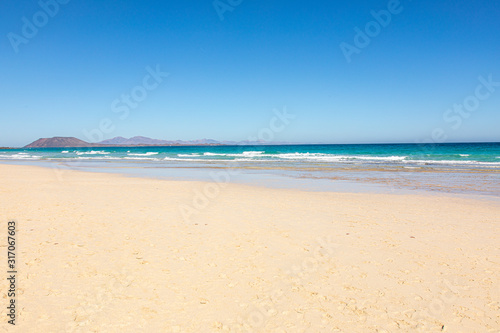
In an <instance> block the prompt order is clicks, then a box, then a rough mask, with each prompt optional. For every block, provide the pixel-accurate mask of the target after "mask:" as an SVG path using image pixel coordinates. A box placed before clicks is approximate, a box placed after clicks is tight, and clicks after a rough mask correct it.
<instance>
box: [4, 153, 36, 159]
mask: <svg viewBox="0 0 500 333" xmlns="http://www.w3.org/2000/svg"><path fill="white" fill-rule="evenodd" d="M42 157H43V156H38V155H30V154H27V153H17V154H13V155H2V158H5V159H12V160H39V159H41V158H42Z"/></svg>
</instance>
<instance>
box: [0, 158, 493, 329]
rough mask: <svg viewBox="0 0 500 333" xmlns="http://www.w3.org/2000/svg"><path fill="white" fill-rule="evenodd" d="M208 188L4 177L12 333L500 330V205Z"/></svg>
mask: <svg viewBox="0 0 500 333" xmlns="http://www.w3.org/2000/svg"><path fill="white" fill-rule="evenodd" d="M59 176H61V175H59ZM212 185H214V184H212ZM207 186H208V185H207V183H201V182H180V181H179V182H176V181H163V180H153V179H140V178H127V177H123V176H120V175H112V174H97V173H85V172H75V171H68V172H65V173H64V174H63V175H62V178H61V177H58V174H57V173H56V172H55V171H54V170H51V169H46V168H39V167H30V166H11V165H0V221H1V223H0V225H1V226H2V227H1V230H0V241H1V246H2V247H4V250H3V251H2V252H3V253H4V254H3V255H2V258H3V259H2V262H1V263H0V267H2V268H1V269H2V270H3V271H5V272H6V271H7V268H6V266H7V263H6V256H5V253H6V251H7V250H6V249H5V244H6V236H7V221H8V220H10V219H14V220H16V221H17V224H18V235H17V238H18V250H17V262H18V263H17V265H18V271H19V273H18V281H17V288H18V294H19V295H18V297H17V304H18V320H17V325H16V327H15V329H13V328H12V327H11V325H8V324H7V317H6V315H5V313H6V312H7V310H6V309H5V308H6V306H7V302H8V297H7V294H6V289H7V280H6V279H4V278H2V279H1V282H0V287H1V291H2V305H1V308H2V309H4V310H2V312H3V313H4V314H2V316H1V318H2V323H1V324H0V327H1V328H0V330H5V331H16V330H17V331H18V332H220V331H230V332H240V331H241V332H442V331H445V332H499V331H500V303H499V301H500V282H499V281H500V251H499V247H500V228H499V227H500V204H499V203H498V201H497V202H495V201H486V200H476V199H464V198H457V197H446V196H422V195H385V194H366V193H364V194H348V193H343V194H339V193H318V192H304V191H296V190H280V189H269V188H259V187H252V186H244V185H235V184H231V185H227V186H225V187H224V188H222V189H220V193H219V194H218V195H216V196H215V197H214V198H212V199H210V200H209V202H208V205H207V206H206V207H205V208H202V209H199V210H198V212H195V213H193V214H192V216H191V218H190V220H189V221H185V220H183V218H182V215H181V213H180V210H179V207H184V208H185V207H186V205H191V206H192V205H193V204H192V202H193V198H194V196H195V194H194V193H195V191H203V190H204V189H206V187H207ZM199 204H201V203H199ZM5 275H7V273H5Z"/></svg>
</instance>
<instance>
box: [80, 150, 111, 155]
mask: <svg viewBox="0 0 500 333" xmlns="http://www.w3.org/2000/svg"><path fill="white" fill-rule="evenodd" d="M75 153H76V154H77V155H108V154H110V153H109V152H107V151H104V150H91V151H75Z"/></svg>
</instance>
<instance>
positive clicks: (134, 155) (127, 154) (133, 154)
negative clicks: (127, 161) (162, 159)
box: [127, 151, 159, 156]
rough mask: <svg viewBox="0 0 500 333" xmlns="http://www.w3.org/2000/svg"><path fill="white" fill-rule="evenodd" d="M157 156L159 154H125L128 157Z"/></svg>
mask: <svg viewBox="0 0 500 333" xmlns="http://www.w3.org/2000/svg"><path fill="white" fill-rule="evenodd" d="M158 154H159V153H158V152H153V151H150V152H147V153H144V154H127V155H128V156H153V155H158Z"/></svg>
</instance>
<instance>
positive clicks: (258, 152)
mask: <svg viewBox="0 0 500 333" xmlns="http://www.w3.org/2000/svg"><path fill="white" fill-rule="evenodd" d="M0 161H3V162H4V163H13V164H26V163H29V164H38V165H45V166H51V167H53V168H58V169H60V170H66V169H79V170H90V171H105V172H119V173H125V174H130V175H134V176H147V177H155V178H168V179H195V180H204V181H213V179H230V181H232V182H247V183H252V184H260V185H267V184H270V183H273V182H274V183H278V182H281V183H283V182H282V180H285V181H286V182H288V183H293V184H294V186H295V187H300V188H305V189H311V188H316V189H328V190H333V191H340V190H343V189H345V188H348V189H349V188H350V189H351V190H352V189H354V188H359V186H358V187H356V186H354V187H353V186H351V185H353V184H354V185H356V184H357V185H359V184H363V185H366V186H365V187H367V188H374V187H379V188H380V187H384V188H385V189H389V190H390V191H394V190H399V189H403V190H426V191H429V190H430V191H438V192H448V193H466V194H481V195H484V194H485V195H493V196H497V197H500V143H454V144H436V145H417V144H373V145H286V146H265V145H262V146H196V147H187V146H177V147H118V148H117V147H99V148H64V149H61V148H58V149H54V148H50V149H15V150H0ZM227 170H233V171H234V170H237V171H238V172H232V173H231V176H230V177H228V173H227V172H228V171H227ZM214 172H217V173H218V175H219V176H218V177H214V176H213V173H214ZM223 173H225V174H223ZM278 180H280V181H278ZM346 184H350V185H348V186H344V185H346ZM292 187H293V186H292ZM353 191H357V190H353Z"/></svg>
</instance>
